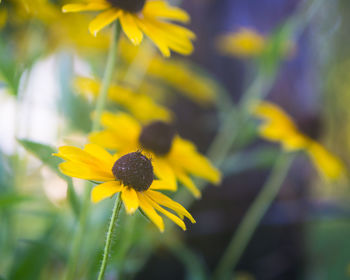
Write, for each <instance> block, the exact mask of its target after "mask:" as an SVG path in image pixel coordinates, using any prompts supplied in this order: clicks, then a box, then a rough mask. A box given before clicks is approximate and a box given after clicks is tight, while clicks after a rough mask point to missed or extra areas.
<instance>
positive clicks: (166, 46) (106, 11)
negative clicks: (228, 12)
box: [62, 0, 195, 57]
mask: <svg viewBox="0 0 350 280" xmlns="http://www.w3.org/2000/svg"><path fill="white" fill-rule="evenodd" d="M62 10H63V12H80V11H103V12H101V13H100V14H99V15H98V16H97V17H96V18H95V19H94V20H93V21H91V23H90V25H89V31H90V33H91V34H94V35H95V36H96V34H97V33H98V32H99V31H100V30H101V29H103V28H104V27H106V26H107V25H109V24H111V23H112V22H114V21H116V20H118V19H119V20H120V24H121V27H122V29H123V31H124V33H125V34H126V36H127V37H128V38H129V39H130V41H131V42H132V43H133V44H134V45H139V44H140V43H141V42H142V40H143V34H146V35H147V36H148V37H149V38H150V39H151V40H152V41H153V42H154V43H155V45H156V46H157V47H158V48H159V50H160V51H161V52H162V53H163V55H164V56H166V57H169V56H170V50H173V51H176V52H178V53H181V54H184V55H188V54H190V53H192V51H193V45H192V42H191V40H193V39H195V35H194V33H193V32H191V31H190V30H188V29H186V28H184V27H182V26H178V25H175V24H172V23H169V22H167V21H166V20H175V21H179V22H188V21H189V16H188V14H187V13H186V12H185V11H183V10H181V9H179V8H175V7H171V6H169V5H168V4H167V3H166V2H164V1H161V0H157V1H146V0H86V1H85V2H84V3H82V4H68V5H64V6H63V8H62ZM164 20H165V21H164Z"/></svg>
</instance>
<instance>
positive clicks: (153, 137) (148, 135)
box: [139, 121, 176, 156]
mask: <svg viewBox="0 0 350 280" xmlns="http://www.w3.org/2000/svg"><path fill="white" fill-rule="evenodd" d="M175 134H176V131H175V128H174V127H173V126H172V125H170V124H168V123H165V122H162V121H156V122H152V123H151V124H149V125H147V126H145V127H143V129H142V132H141V135H140V138H139V142H140V144H141V146H142V147H143V148H145V149H147V150H150V151H152V152H154V153H155V154H156V155H160V156H162V155H166V154H167V153H168V152H169V151H170V148H171V144H172V143H173V139H174V136H175Z"/></svg>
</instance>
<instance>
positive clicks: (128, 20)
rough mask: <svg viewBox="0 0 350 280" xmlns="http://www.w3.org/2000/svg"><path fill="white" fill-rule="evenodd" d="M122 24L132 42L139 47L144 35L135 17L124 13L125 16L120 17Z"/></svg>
mask: <svg viewBox="0 0 350 280" xmlns="http://www.w3.org/2000/svg"><path fill="white" fill-rule="evenodd" d="M120 23H121V26H122V28H123V31H124V32H125V34H126V36H128V38H129V39H130V41H131V42H132V43H133V44H134V45H139V44H140V43H141V42H142V39H143V33H142V32H141V30H140V29H139V27H138V26H137V24H136V22H135V20H134V16H133V15H131V14H130V13H128V12H123V15H122V16H121V17H120Z"/></svg>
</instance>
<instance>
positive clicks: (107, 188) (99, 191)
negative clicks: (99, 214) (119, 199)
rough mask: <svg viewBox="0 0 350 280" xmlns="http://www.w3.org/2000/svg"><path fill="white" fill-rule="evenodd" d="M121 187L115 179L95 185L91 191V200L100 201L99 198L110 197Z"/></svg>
mask: <svg viewBox="0 0 350 280" xmlns="http://www.w3.org/2000/svg"><path fill="white" fill-rule="evenodd" d="M122 188H123V187H122V186H121V185H120V183H119V182H117V181H111V182H106V183H103V184H100V185H97V186H96V187H94V188H93V190H92V192H91V200H92V202H93V203H97V202H100V201H101V200H103V199H105V198H108V197H111V196H112V195H114V194H115V193H117V192H120V191H121V190H122Z"/></svg>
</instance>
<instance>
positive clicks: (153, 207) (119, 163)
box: [54, 144, 195, 231]
mask: <svg viewBox="0 0 350 280" xmlns="http://www.w3.org/2000/svg"><path fill="white" fill-rule="evenodd" d="M54 155H55V156H58V157H60V158H62V159H64V160H65V162H63V163H61V164H60V166H59V168H60V170H61V172H62V173H64V174H65V175H67V176H70V177H75V178H81V179H85V180H91V181H94V182H100V183H99V184H98V185H97V186H96V187H95V188H94V189H93V190H92V193H91V199H92V201H93V202H94V203H97V202H99V201H101V200H103V199H106V198H108V197H111V196H113V195H114V194H116V193H121V199H122V201H123V203H124V206H125V209H126V212H127V213H128V214H133V213H134V212H135V211H136V210H137V209H139V208H141V209H142V211H143V212H144V213H145V214H146V215H147V216H148V217H149V219H150V220H151V221H152V222H153V223H154V224H155V225H156V226H157V227H158V228H159V230H160V231H164V222H163V219H162V217H161V216H160V215H159V214H158V213H157V212H159V213H162V214H164V215H165V216H167V217H168V218H169V219H171V220H172V221H173V222H174V223H176V224H177V225H178V226H179V227H181V228H182V229H183V230H186V226H185V223H184V222H183V219H184V217H187V218H188V219H190V221H191V222H192V223H195V220H194V219H193V217H192V216H191V214H190V213H188V211H187V210H186V209H185V208H184V207H182V206H181V205H180V204H179V203H177V202H175V201H173V200H172V199H170V198H169V197H167V196H166V195H164V194H162V193H160V192H158V190H173V186H171V185H170V184H169V183H168V182H166V181H162V180H156V179H154V176H153V166H152V162H151V160H150V159H149V158H148V157H146V156H145V155H143V154H142V153H141V152H131V153H127V154H125V155H123V156H121V157H117V156H112V155H111V154H109V153H108V152H107V151H106V150H104V149H103V148H101V147H100V146H97V145H94V144H87V145H86V146H85V147H84V149H79V148H76V147H71V146H63V147H60V148H59V151H58V153H56V154H54ZM163 207H166V208H168V209H169V210H172V211H174V212H175V213H176V214H177V215H175V214H173V213H171V212H169V211H168V210H166V209H164V208H163Z"/></svg>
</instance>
